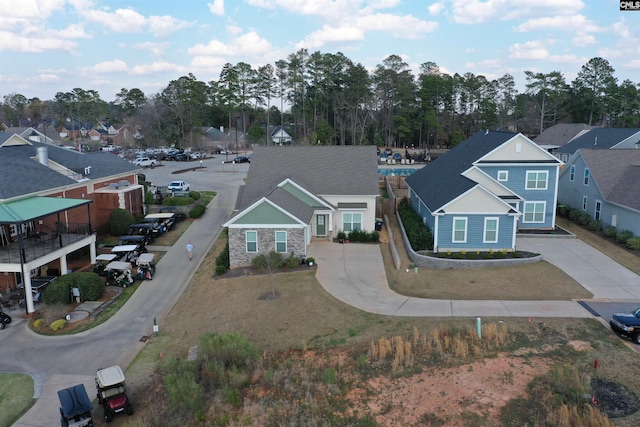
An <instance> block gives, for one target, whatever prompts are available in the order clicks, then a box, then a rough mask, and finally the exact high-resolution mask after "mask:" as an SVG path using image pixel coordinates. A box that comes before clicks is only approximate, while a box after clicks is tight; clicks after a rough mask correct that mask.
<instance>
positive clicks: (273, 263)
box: [251, 251, 284, 273]
mask: <svg viewBox="0 0 640 427" xmlns="http://www.w3.org/2000/svg"><path fill="white" fill-rule="evenodd" d="M283 265H284V261H283V259H282V254H281V253H279V252H276V251H271V252H269V254H268V255H264V254H258V255H256V256H255V257H253V259H252V260H251V266H252V267H253V268H255V269H256V270H258V271H259V272H261V273H266V272H269V271H276V270H280V269H281V268H282V266H283Z"/></svg>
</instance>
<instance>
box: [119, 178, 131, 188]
mask: <svg viewBox="0 0 640 427" xmlns="http://www.w3.org/2000/svg"><path fill="white" fill-rule="evenodd" d="M118 185H119V186H121V187H128V186H129V181H127V180H126V179H123V180H122V181H118Z"/></svg>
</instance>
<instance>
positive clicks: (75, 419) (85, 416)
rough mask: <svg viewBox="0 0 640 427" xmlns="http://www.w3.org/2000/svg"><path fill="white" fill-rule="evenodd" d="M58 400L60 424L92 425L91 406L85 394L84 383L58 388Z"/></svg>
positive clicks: (82, 426)
mask: <svg viewBox="0 0 640 427" xmlns="http://www.w3.org/2000/svg"><path fill="white" fill-rule="evenodd" d="M58 399H59V400H60V424H61V425H62V427H67V426H69V427H87V426H93V417H92V416H91V410H92V409H93V406H92V405H91V401H90V400H89V396H87V390H86V389H85V388H84V384H78V385H74V386H73V387H69V388H65V389H64V390H58Z"/></svg>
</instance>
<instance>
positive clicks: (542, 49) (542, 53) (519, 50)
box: [509, 40, 549, 60]
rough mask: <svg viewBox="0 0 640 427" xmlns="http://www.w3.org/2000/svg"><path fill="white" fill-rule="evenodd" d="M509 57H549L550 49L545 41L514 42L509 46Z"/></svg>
mask: <svg viewBox="0 0 640 427" xmlns="http://www.w3.org/2000/svg"><path fill="white" fill-rule="evenodd" d="M509 57H510V58H513V59H540V60H541V59H548V58H549V51H548V50H547V48H546V46H545V45H544V43H542V42H540V41H537V40H533V41H529V42H526V43H515V44H513V45H512V46H511V47H510V48H509Z"/></svg>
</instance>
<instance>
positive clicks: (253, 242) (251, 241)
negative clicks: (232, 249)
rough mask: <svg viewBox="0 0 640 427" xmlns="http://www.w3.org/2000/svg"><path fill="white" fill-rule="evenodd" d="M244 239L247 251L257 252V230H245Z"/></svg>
mask: <svg viewBox="0 0 640 427" xmlns="http://www.w3.org/2000/svg"><path fill="white" fill-rule="evenodd" d="M244 235H245V241H246V246H247V252H249V253H256V252H258V232H257V231H245V232H244Z"/></svg>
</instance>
